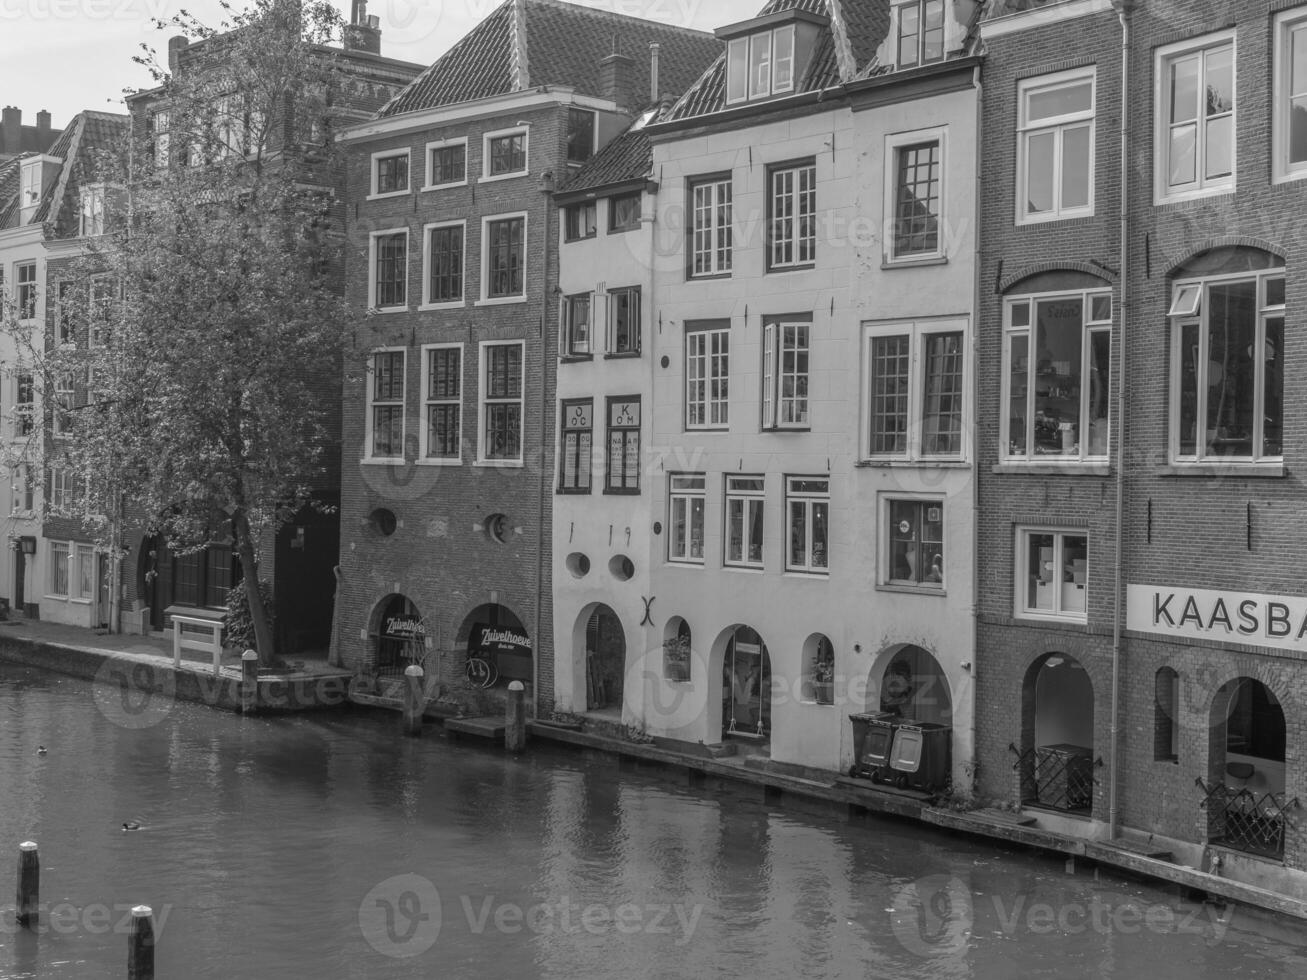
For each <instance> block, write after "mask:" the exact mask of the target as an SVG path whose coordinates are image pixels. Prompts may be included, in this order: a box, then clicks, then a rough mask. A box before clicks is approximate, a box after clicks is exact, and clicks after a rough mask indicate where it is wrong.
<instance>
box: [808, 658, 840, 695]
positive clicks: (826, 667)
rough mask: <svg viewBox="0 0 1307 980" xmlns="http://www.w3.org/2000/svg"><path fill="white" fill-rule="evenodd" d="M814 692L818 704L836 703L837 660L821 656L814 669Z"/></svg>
mask: <svg viewBox="0 0 1307 980" xmlns="http://www.w3.org/2000/svg"><path fill="white" fill-rule="evenodd" d="M812 693H813V697H814V698H816V700H817V703H818V704H834V703H835V660H834V658H832V657H820V658H818V660H817V662H816V664H814V665H813V669H812Z"/></svg>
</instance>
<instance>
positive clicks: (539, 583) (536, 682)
mask: <svg viewBox="0 0 1307 980" xmlns="http://www.w3.org/2000/svg"><path fill="white" fill-rule="evenodd" d="M554 187H555V184H554V175H553V172H552V171H549V172H547V173H545V174H542V175H541V177H540V193H541V194H543V195H544V199H545V209H544V210H545V253H544V263H543V265H544V277H543V279H544V285H543V292H544V296H543V297H542V302H543V305H542V306H541V309H540V462H539V465H538V466H537V469H539V471H540V479H539V484H540V485H539V487H538V489H537V493H536V498H537V500H538V501H539V508H538V510H537V511H536V540H537V541H538V544H537V546H536V585H535V638H536V640H535V642H536V649H535V656H534V657H532V658H531V717H532V718H539V717H540V648H541V647H542V646H543V645H544V637H543V636H541V634H540V629H541V626H540V621H541V619H542V618H543V617H541V615H540V607H541V605H542V604H543V602H544V597H543V595H542V590H543V589H544V577H545V499H546V497H547V496H548V497H549V499H550V500H552V499H553V497H552V494H551V493H550V487H549V486H548V483H549V480H548V476H549V475H548V474H546V473H545V459H546V458H547V457H548V449H547V447H548V446H549V444H550V442H549V441H550V440H551V439H553V434H552V433H551V432H550V431H549V424H548V423H549V371H550V368H551V367H553V366H554V365H551V364H550V363H549V335H548V334H547V333H546V327H545V324H546V323H547V321H548V318H549V307H550V300H551V299H552V295H553V294H552V293H551V292H550V289H549V256H550V254H551V252H550V247H549V246H550V244H551V243H550V237H549V236H550V235H551V234H552V232H551V229H552V228H553V222H552V221H551V220H550V218H551V217H552V214H551V212H552V211H553V210H554ZM550 535H551V537H552V535H553V528H552V527H551V528H550ZM551 545H552V541H551ZM551 553H552V547H551ZM549 578H550V581H551V582H552V581H553V576H552V575H550V577H549ZM552 643H553V639H552V638H551V639H550V644H551V645H552ZM557 660H558V651H557V650H555V651H554V661H555V663H554V669H555V670H557V669H558V663H557Z"/></svg>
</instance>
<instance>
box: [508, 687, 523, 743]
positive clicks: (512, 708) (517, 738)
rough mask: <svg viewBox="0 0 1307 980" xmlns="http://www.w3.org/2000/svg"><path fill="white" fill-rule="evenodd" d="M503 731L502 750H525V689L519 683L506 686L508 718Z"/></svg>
mask: <svg viewBox="0 0 1307 980" xmlns="http://www.w3.org/2000/svg"><path fill="white" fill-rule="evenodd" d="M505 721H506V722H507V726H506V727H505V729H504V748H505V749H507V750H508V751H509V752H521V751H522V750H523V749H525V748H526V688H525V687H524V686H523V684H522V682H521V681H513V683H511V684H509V685H508V717H507V718H506V719H505Z"/></svg>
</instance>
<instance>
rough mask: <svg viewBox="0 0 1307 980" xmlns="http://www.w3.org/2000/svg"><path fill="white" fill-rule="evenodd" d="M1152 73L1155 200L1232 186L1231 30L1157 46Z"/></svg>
mask: <svg viewBox="0 0 1307 980" xmlns="http://www.w3.org/2000/svg"><path fill="white" fill-rule="evenodd" d="M1154 75H1155V80H1156V95H1155V101H1156V110H1155V117H1156V120H1157V133H1156V134H1155V136H1154V146H1155V147H1156V161H1155V163H1154V170H1155V172H1156V199H1157V201H1158V203H1161V202H1164V201H1168V200H1175V199H1180V198H1188V197H1204V196H1207V195H1210V194H1221V193H1227V192H1229V191H1231V190H1233V189H1234V185H1235V169H1236V165H1235V158H1236V155H1237V154H1236V146H1237V144H1236V141H1235V50H1234V31H1232V30H1231V31H1223V32H1221V33H1220V34H1214V35H1211V36H1209V37H1205V38H1202V39H1199V40H1196V41H1195V40H1190V41H1183V42H1181V43H1179V44H1172V45H1168V46H1166V47H1163V48H1159V49H1158V50H1157V53H1156V62H1155V69H1154Z"/></svg>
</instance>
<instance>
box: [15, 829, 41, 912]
mask: <svg viewBox="0 0 1307 980" xmlns="http://www.w3.org/2000/svg"><path fill="white" fill-rule="evenodd" d="M40 905H41V859H40V857H39V856H38V854H37V851H36V843H35V842H34V841H30V840H25V841H23V842H22V843H21V844H19V845H18V900H17V902H16V903H15V909H16V911H17V915H18V924H19V925H20V926H25V927H26V928H28V929H34V928H36V923H37V920H38V919H39V918H40V914H41V913H40Z"/></svg>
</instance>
